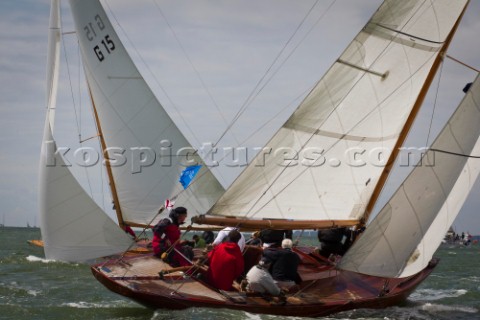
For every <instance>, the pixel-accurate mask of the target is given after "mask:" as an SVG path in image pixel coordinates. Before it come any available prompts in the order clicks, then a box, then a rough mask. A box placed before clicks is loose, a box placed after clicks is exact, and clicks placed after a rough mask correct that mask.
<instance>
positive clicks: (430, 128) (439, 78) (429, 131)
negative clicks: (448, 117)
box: [425, 62, 444, 149]
mask: <svg viewBox="0 0 480 320" xmlns="http://www.w3.org/2000/svg"><path fill="white" fill-rule="evenodd" d="M443 66H444V64H443V62H442V64H441V66H440V72H439V75H438V82H437V90H436V92H435V100H434V102H433V108H432V115H431V117H430V125H429V126H428V134H427V138H426V141H425V149H427V148H428V146H429V143H428V141H429V140H430V133H431V131H432V126H433V118H434V117H435V110H436V108H437V99H438V93H439V92H440V81H441V79H442V72H443Z"/></svg>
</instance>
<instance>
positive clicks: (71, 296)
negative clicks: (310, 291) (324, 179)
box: [0, 227, 480, 320]
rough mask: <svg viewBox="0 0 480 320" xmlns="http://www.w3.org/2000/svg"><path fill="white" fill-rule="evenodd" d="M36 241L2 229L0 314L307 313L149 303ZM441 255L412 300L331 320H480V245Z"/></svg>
mask: <svg viewBox="0 0 480 320" xmlns="http://www.w3.org/2000/svg"><path fill="white" fill-rule="evenodd" d="M29 239H40V231H39V230H38V229H33V228H29V229H27V228H9V227H6V228H0V319H29V320H30V319H35V320H36V319H82V320H84V319H102V320H107V319H111V320H114V319H115V320H116V319H123V320H127V319H131V320H137V319H138V320H140V319H169V320H174V319H205V320H207V319H208V320H210V319H230V320H232V319H259V320H260V319H300V318H293V317H279V316H270V315H256V314H250V313H246V312H241V311H232V310H227V309H208V308H191V309H186V310H182V311H171V310H151V309H147V308H145V307H143V306H141V305H139V304H137V303H135V302H132V301H130V300H128V299H126V298H124V297H122V296H119V295H117V294H115V293H112V292H110V291H109V290H107V289H106V288H105V287H103V286H102V285H101V284H100V283H99V282H97V281H96V280H95V278H94V277H93V275H92V274H91V272H90V268H89V266H88V265H85V264H76V263H63V262H58V261H51V260H46V259H45V258H44V254H43V249H42V248H38V247H35V246H32V245H29V244H28V243H27V240H29ZM301 240H302V241H303V240H305V241H306V242H308V241H309V242H311V243H314V242H315V239H314V238H310V239H308V238H306V239H305V238H304V237H303V238H302V239H301ZM436 256H437V257H439V258H440V259H441V261H440V264H439V265H438V266H437V268H436V269H435V271H434V272H433V273H432V274H431V275H430V277H429V278H427V280H426V281H424V282H423V283H422V284H421V285H420V286H419V287H418V289H417V290H416V291H415V292H414V293H413V294H412V295H411V296H410V297H409V299H408V301H407V302H406V303H405V304H404V305H402V306H397V307H391V308H387V309H381V310H365V309H364V310H352V311H347V312H342V313H339V314H335V315H332V316H329V317H327V318H323V319H364V320H373V319H375V320H377V319H378V320H394V319H411V320H413V319H431V320H437V319H446V320H447V319H448V320H456V319H460V320H462V319H465V320H467V319H468V320H469V319H480V246H479V245H472V246H470V247H441V248H440V249H439V250H438V252H437V254H436Z"/></svg>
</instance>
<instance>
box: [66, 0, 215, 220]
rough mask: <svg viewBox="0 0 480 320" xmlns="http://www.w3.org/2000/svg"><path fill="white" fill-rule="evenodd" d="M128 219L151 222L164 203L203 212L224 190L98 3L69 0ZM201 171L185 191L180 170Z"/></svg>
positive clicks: (124, 213) (92, 92)
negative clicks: (170, 201) (192, 168)
mask: <svg viewBox="0 0 480 320" xmlns="http://www.w3.org/2000/svg"><path fill="white" fill-rule="evenodd" d="M70 6H71V9H72V13H73V17H74V20H75V26H76V31H77V36H78V39H79V42H80V47H81V51H82V58H83V62H84V66H85V73H86V77H87V79H88V82H89V86H90V89H91V95H92V97H93V100H94V103H95V106H96V109H97V111H98V115H99V119H100V123H101V127H102V131H103V134H104V139H105V142H106V144H107V146H108V148H109V149H110V151H109V156H110V158H111V159H112V160H113V161H112V162H111V163H112V171H113V176H114V180H115V185H116V189H117V194H118V198H119V201H120V207H121V211H122V215H123V218H124V220H126V221H132V222H137V223H149V222H151V220H152V218H153V217H154V216H155V214H156V212H157V211H158V209H159V208H160V207H161V206H162V204H163V203H164V201H165V200H166V199H172V198H173V197H174V196H176V195H178V194H179V196H178V197H177V198H176V199H175V200H176V201H175V204H176V205H182V206H185V207H187V208H188V209H189V211H190V212H198V213H204V212H206V210H208V209H209V208H210V207H211V206H212V205H213V203H215V201H216V200H217V199H218V198H219V197H220V195H221V194H223V192H224V189H223V187H222V186H221V184H220V183H219V182H218V181H217V179H216V178H215V177H214V176H213V174H212V173H211V172H210V170H209V169H208V168H207V167H206V166H205V164H204V163H203V161H202V160H201V158H200V157H199V156H198V155H197V154H196V153H195V152H194V149H193V148H192V147H191V146H190V144H189V143H188V142H187V140H186V139H185V137H184V136H183V134H182V133H181V132H180V130H179V129H178V128H177V126H176V125H175V124H174V123H173V121H172V120H171V118H170V117H169V115H168V114H167V113H166V112H165V110H164V109H163V107H162V106H161V105H160V103H159V102H158V100H157V99H156V97H155V96H154V94H153V93H152V91H151V90H150V88H149V87H148V85H147V83H146V82H145V80H144V79H143V77H142V76H141V74H140V73H139V72H138V70H137V68H136V66H135V65H134V63H133V61H132V60H131V58H130V56H129V55H128V53H127V51H126V50H125V48H124V46H123V45H122V43H121V42H120V39H119V37H118V36H117V34H116V32H115V30H114V28H113V27H112V25H111V23H110V21H109V19H108V17H107V15H106V13H105V11H104V9H103V8H102V6H101V4H100V2H99V1H97V0H88V1H86V0H71V1H70ZM194 164H200V165H202V167H201V169H200V171H199V172H198V174H197V176H196V177H195V180H194V181H193V182H192V184H191V185H190V187H189V188H188V189H186V190H184V191H183V190H182V189H183V188H182V186H181V184H180V183H179V177H180V174H181V172H182V171H183V170H184V169H185V168H186V167H188V166H191V165H194Z"/></svg>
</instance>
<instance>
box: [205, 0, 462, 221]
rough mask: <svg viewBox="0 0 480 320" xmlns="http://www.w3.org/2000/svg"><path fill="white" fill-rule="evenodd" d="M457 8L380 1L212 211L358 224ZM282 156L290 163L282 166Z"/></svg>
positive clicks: (441, 0)
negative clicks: (266, 150)
mask: <svg viewBox="0 0 480 320" xmlns="http://www.w3.org/2000/svg"><path fill="white" fill-rule="evenodd" d="M465 3H466V1H449V0H436V1H418V0H408V1H394V0H388V1H385V2H384V3H383V4H382V6H381V7H380V8H379V10H378V11H377V12H376V13H375V14H374V16H373V17H372V18H371V19H370V21H369V22H368V23H367V25H366V26H365V27H364V28H363V29H362V31H361V32H360V33H359V34H358V35H357V36H356V38H355V39H354V40H353V41H352V43H351V44H350V45H349V46H348V47H347V49H346V50H345V51H344V52H343V54H342V55H341V57H340V58H339V59H338V60H337V61H336V62H335V64H334V65H333V66H332V67H331V68H330V70H329V71H328V72H327V73H326V75H325V76H324V77H323V79H322V80H321V81H320V82H319V83H318V84H317V85H316V86H315V88H314V89H313V90H312V91H311V92H310V94H309V95H308V96H307V97H306V99H305V100H304V101H303V102H302V103H301V104H300V106H299V107H298V109H297V110H296V111H295V113H294V114H293V115H292V116H291V117H290V119H289V120H288V121H287V122H286V123H285V124H284V125H283V127H282V128H281V129H280V130H279V131H278V132H277V134H276V135H275V136H274V137H273V138H272V140H271V141H270V142H269V143H268V144H267V147H269V148H271V149H272V152H271V153H270V154H260V155H259V156H258V157H257V159H256V160H255V161H254V162H253V163H251V164H250V165H249V166H248V167H247V169H246V170H245V171H244V172H243V173H242V174H241V175H240V176H239V177H238V179H237V180H236V181H235V182H234V183H233V184H232V186H231V187H230V188H229V189H228V191H227V192H226V193H225V194H224V195H223V196H222V197H221V198H220V199H219V201H218V202H217V203H216V204H215V206H214V207H213V208H212V209H211V211H210V213H212V214H216V215H231V216H241V217H257V218H284V219H285V218H286V219H288V218H293V217H294V218H295V219H305V220H309V219H319V220H321V219H329V220H330V219H347V220H348V219H358V218H361V216H362V215H363V213H364V211H365V207H366V205H367V203H368V200H369V199H370V197H371V194H372V192H373V189H374V187H375V185H376V183H377V181H378V178H379V176H380V174H381V172H382V170H383V165H382V163H379V162H378V160H377V161H375V159H376V156H378V154H379V151H381V152H382V157H383V158H384V159H388V157H389V155H390V153H391V150H392V148H393V147H394V145H395V143H396V141H397V139H398V136H399V133H400V132H401V130H402V128H403V126H404V124H405V122H406V119H407V117H408V116H409V114H410V112H411V110H412V107H413V105H414V104H415V102H416V100H417V98H418V95H419V92H420V90H421V88H422V86H423V85H424V82H425V79H426V77H427V75H428V73H429V72H430V70H431V68H432V64H433V62H434V60H435V58H436V57H437V55H438V52H439V50H440V48H441V47H442V44H443V42H444V41H445V39H446V38H447V36H448V34H449V33H450V31H451V29H452V27H453V25H454V23H455V22H456V21H457V19H458V17H459V15H460V13H461V11H462V9H463V8H464V6H465ZM282 150H287V152H288V150H293V151H294V152H296V154H297V155H298V158H295V159H293V160H285V157H284V154H283V153H282ZM288 157H290V159H292V156H291V155H289V156H288ZM288 157H287V158H288ZM264 158H265V159H267V160H266V161H265V163H263V161H262V160H263V159H264ZM287 166H288V167H287Z"/></svg>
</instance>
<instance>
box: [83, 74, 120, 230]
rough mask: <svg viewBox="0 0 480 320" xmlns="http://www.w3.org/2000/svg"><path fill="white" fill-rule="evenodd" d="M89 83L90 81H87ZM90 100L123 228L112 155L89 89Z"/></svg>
mask: <svg viewBox="0 0 480 320" xmlns="http://www.w3.org/2000/svg"><path fill="white" fill-rule="evenodd" d="M87 83H88V81H87ZM89 96H90V101H91V103H92V109H93V115H94V118H95V124H96V126H97V131H98V136H99V139H100V145H101V147H102V150H103V152H102V154H103V158H104V160H105V168H106V170H107V176H108V181H109V187H110V192H111V194H112V200H113V204H114V208H115V213H116V214H117V220H118V225H119V226H120V228H121V229H122V230H123V229H124V228H125V221H124V219H123V215H122V207H121V206H120V200H119V199H118V194H117V187H116V186H115V178H114V177H113V173H112V167H111V164H110V157H109V155H108V148H107V143H106V142H105V139H104V138H103V132H102V125H101V124H100V119H99V118H98V113H97V108H96V107H95V101H94V100H93V97H92V93H91V91H90V90H89Z"/></svg>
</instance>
